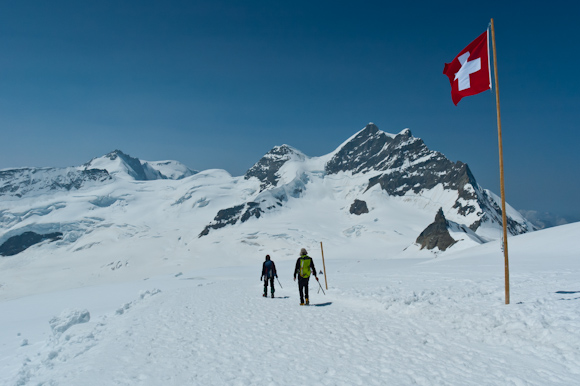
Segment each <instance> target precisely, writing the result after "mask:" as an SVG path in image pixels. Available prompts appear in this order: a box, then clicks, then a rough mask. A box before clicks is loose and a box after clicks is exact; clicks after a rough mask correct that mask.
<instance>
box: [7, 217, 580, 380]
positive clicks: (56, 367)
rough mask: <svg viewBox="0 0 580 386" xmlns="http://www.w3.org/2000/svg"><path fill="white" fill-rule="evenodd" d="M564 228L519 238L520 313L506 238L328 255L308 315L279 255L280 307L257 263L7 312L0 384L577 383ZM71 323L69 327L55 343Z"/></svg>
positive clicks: (57, 298)
mask: <svg viewBox="0 0 580 386" xmlns="http://www.w3.org/2000/svg"><path fill="white" fill-rule="evenodd" d="M559 228H560V229H555V228H553V229H549V230H546V231H541V232H536V233H535V234H532V235H522V236H518V237H513V238H511V239H510V248H511V250H512V277H511V289H512V303H511V304H510V305H505V304H504V281H503V256H502V255H501V251H499V248H498V245H497V244H499V243H495V244H496V245H493V244H494V243H488V244H485V245H483V246H479V247H476V248H472V249H471V250H463V251H459V252H457V253H455V254H450V255H446V256H444V257H441V258H437V259H433V258H432V257H428V258H415V259H384V258H383V259H378V258H372V257H368V256H367V258H364V259H363V258H361V259H356V258H342V259H338V258H335V257H334V256H335V251H334V250H333V248H331V247H329V248H328V254H327V255H326V257H327V259H326V268H327V271H328V282H329V289H328V291H326V293H327V294H326V295H323V294H322V292H320V293H317V289H318V287H317V283H316V282H315V281H314V279H311V281H310V294H311V295H310V300H311V303H312V304H320V305H321V306H318V307H317V306H309V307H301V306H299V305H298V302H299V298H298V293H297V292H298V290H297V285H296V283H295V282H293V281H292V279H291V277H292V271H293V267H294V262H295V261H294V260H276V255H275V254H273V258H274V260H275V261H276V265H277V267H278V272H279V276H280V281H281V283H282V285H283V286H284V288H280V287H279V284H278V282H277V281H276V288H277V290H276V296H277V298H275V299H271V298H263V297H262V296H261V293H262V284H261V282H260V281H258V279H259V272H260V269H261V262H258V261H257V262H256V264H253V265H251V266H239V267H223V268H214V269H205V270H203V269H199V270H195V269H192V270H190V271H184V272H183V273H176V274H174V275H165V276H159V277H152V278H151V279H148V280H142V281H139V282H127V283H120V284H104V285H102V286H100V287H98V288H97V287H93V288H85V289H78V290H74V291H73V290H68V291H63V292H59V293H54V294H52V295H51V294H42V295H36V296H30V297H24V298H21V299H16V300H12V301H7V302H3V303H0V315H2V317H1V318H0V323H1V325H0V327H2V328H1V329H0V331H4V332H3V333H0V337H1V338H2V342H6V343H3V344H2V347H1V351H0V354H2V355H1V358H2V360H1V361H0V374H2V377H0V383H1V384H7V385H37V384H47V385H79V384H83V385H159V384H164V385H183V384H191V385H242V386H244V385H296V384H312V385H384V384H389V385H410V384H417V385H538V386H539V385H542V386H544V385H573V384H576V383H577V381H578V379H580V334H579V333H578V331H580V312H579V311H580V289H579V288H578V277H579V274H580V261H578V258H577V256H578V254H577V249H574V247H573V241H574V239H573V238H570V235H571V234H574V233H575V232H577V231H578V230H579V229H580V224H572V225H570V226H565V227H559ZM532 236H533V237H532ZM556 246H557V247H558V248H556ZM548 250H551V251H554V250H558V251H559V252H558V253H557V254H554V257H553V258H551V259H546V256H550V255H546V254H545V251H548ZM326 251H327V250H326V249H325V252H326ZM312 252H315V251H314V250H312ZM375 252H376V251H375ZM312 255H313V256H314V257H315V264H316V267H317V269H318V270H321V269H322V264H321V260H320V258H319V257H316V253H313V254H312ZM369 255H370V256H372V255H373V254H372V253H369ZM426 256H429V255H426ZM319 277H320V282H321V284H322V285H323V286H324V277H323V276H322V275H319ZM139 288H140V289H141V290H138V289H139ZM99 293H100V294H102V296H101V297H98V296H95V295H96V294H99ZM123 299H125V300H123ZM51 300H52V301H51ZM71 305H72V306H71ZM51 308H52V313H50V312H49V309H51ZM63 309H69V311H66V312H64V314H63V313H62V310H63ZM75 309H76V310H80V311H82V310H84V309H87V310H88V311H89V312H90V314H91V317H90V320H89V321H88V322H84V323H81V322H78V321H79V320H80V321H83V318H77V319H74V318H73V317H74V316H75V315H77V316H78V315H82V313H80V314H79V313H76V314H75V312H74V310H75ZM14 311H18V312H19V316H18V317H17V318H16V317H15V318H13V319H10V318H7V317H6V316H5V315H7V313H6V312H8V313H10V314H13V313H14ZM39 314H42V315H44V316H43V317H42V318H39V316H38V315H39ZM58 315H61V318H63V319H64V322H62V323H57V324H58V325H65V326H67V327H69V328H68V329H66V330H65V331H63V332H59V333H56V334H55V333H54V332H53V331H50V323H49V322H50V321H51V320H53V318H52V317H53V316H58ZM67 318H68V319H67ZM71 318H72V319H74V320H77V323H76V324H75V323H71V322H70V320H71ZM17 320H19V322H17ZM53 324H54V323H53ZM7 331H8V332H7ZM16 332H18V333H19V334H20V335H19V336H17V334H16ZM8 334H9V335H8ZM23 340H27V341H28V344H26V345H22V341H23Z"/></svg>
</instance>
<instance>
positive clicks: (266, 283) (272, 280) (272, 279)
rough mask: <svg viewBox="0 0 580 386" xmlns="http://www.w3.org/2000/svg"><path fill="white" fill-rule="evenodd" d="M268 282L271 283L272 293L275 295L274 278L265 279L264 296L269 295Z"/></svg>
mask: <svg viewBox="0 0 580 386" xmlns="http://www.w3.org/2000/svg"><path fill="white" fill-rule="evenodd" d="M268 280H269V281H270V291H272V293H274V277H265V278H264V295H265V294H267V293H268Z"/></svg>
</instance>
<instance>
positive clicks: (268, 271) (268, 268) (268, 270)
mask: <svg viewBox="0 0 580 386" xmlns="http://www.w3.org/2000/svg"><path fill="white" fill-rule="evenodd" d="M264 274H265V275H264V276H266V277H274V267H273V264H272V261H271V260H267V261H265V262H264Z"/></svg>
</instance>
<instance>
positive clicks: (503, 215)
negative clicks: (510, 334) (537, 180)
mask: <svg viewBox="0 0 580 386" xmlns="http://www.w3.org/2000/svg"><path fill="white" fill-rule="evenodd" d="M491 41H492V46H493V72H494V75H495V105H496V109H497V134H498V143H499V178H500V185H501V188H500V189H501V219H502V223H503V255H504V264H505V304H510V270H509V260H508V239H507V216H506V211H505V187H504V179H503V145H502V141H501V114H500V110H499V85H498V82H497V55H496V50H495V28H494V25H493V18H492V19H491Z"/></svg>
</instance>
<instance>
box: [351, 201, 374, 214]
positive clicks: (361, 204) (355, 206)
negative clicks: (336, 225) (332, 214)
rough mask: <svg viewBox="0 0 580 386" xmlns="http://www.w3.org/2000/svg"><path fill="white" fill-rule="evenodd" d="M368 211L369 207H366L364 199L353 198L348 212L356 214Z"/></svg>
mask: <svg viewBox="0 0 580 386" xmlns="http://www.w3.org/2000/svg"><path fill="white" fill-rule="evenodd" d="M368 212H369V208H368V207H367V203H366V202H365V201H362V200H354V202H353V203H352V205H351V206H350V213H352V214H356V215H357V216H359V215H361V214H363V213H368Z"/></svg>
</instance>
